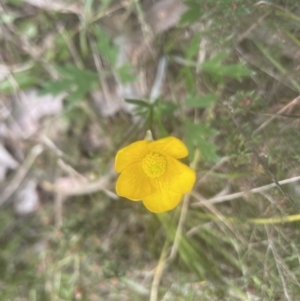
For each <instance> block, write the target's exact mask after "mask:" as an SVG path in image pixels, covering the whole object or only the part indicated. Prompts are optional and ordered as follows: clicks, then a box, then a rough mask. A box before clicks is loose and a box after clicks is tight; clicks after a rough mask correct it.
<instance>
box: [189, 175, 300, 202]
mask: <svg viewBox="0 0 300 301" xmlns="http://www.w3.org/2000/svg"><path fill="white" fill-rule="evenodd" d="M299 180H300V176H297V177H293V178H289V179H285V180H282V181H278V184H279V185H285V184H289V183H293V182H297V181H299ZM273 187H277V184H276V183H271V184H268V185H264V186H261V187H256V188H253V189H250V190H248V191H241V192H236V193H232V194H228V195H224V196H220V197H215V198H211V199H209V200H207V201H208V202H210V203H211V204H215V203H221V202H226V201H231V200H234V199H238V198H241V197H244V196H246V195H248V194H252V193H260V192H262V191H265V190H269V189H271V188H273ZM202 205H203V204H202V202H198V203H194V204H192V206H193V207H200V206H202Z"/></svg>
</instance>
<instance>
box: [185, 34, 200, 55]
mask: <svg viewBox="0 0 300 301" xmlns="http://www.w3.org/2000/svg"><path fill="white" fill-rule="evenodd" d="M199 44H200V34H196V35H195V36H194V37H193V38H192V40H191V42H190V45H189V46H188V47H187V48H186V50H185V55H186V59H188V60H189V59H192V58H193V57H194V56H195V55H196V54H198V51H199Z"/></svg>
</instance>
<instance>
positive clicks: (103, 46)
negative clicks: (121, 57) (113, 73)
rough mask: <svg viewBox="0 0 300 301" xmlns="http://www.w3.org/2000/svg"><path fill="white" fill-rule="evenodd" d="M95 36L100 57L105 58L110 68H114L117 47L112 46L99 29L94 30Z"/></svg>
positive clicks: (117, 51)
mask: <svg viewBox="0 0 300 301" xmlns="http://www.w3.org/2000/svg"><path fill="white" fill-rule="evenodd" d="M95 34H96V37H97V48H98V50H99V52H100V54H101V55H102V56H104V57H105V58H106V60H107V61H108V63H109V64H110V65H111V66H115V65H116V62H117V57H118V53H119V47H118V46H116V45H113V44H112V43H111V41H110V39H109V38H108V36H107V35H106V34H105V33H104V31H103V30H102V29H101V28H100V27H96V28H95Z"/></svg>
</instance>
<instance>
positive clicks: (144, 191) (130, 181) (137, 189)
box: [116, 163, 154, 201]
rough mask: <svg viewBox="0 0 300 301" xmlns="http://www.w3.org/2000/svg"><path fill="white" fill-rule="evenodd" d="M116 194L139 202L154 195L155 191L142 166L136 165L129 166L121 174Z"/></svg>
mask: <svg viewBox="0 0 300 301" xmlns="http://www.w3.org/2000/svg"><path fill="white" fill-rule="evenodd" d="M116 192H117V194H118V195H119V196H123V197H126V198H127V199H130V200H132V201H138V200H141V199H142V198H144V197H147V196H148V195H150V194H152V193H153V192H154V189H153V187H152V185H151V182H150V180H149V178H148V177H147V176H146V174H145V173H144V171H143V170H142V167H141V164H140V163H134V164H131V165H130V166H127V167H126V168H125V169H124V170H123V171H122V173H121V174H120V176H119V178H118V180H117V184H116Z"/></svg>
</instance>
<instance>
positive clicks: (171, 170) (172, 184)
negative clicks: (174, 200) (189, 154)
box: [155, 157, 196, 194]
mask: <svg viewBox="0 0 300 301" xmlns="http://www.w3.org/2000/svg"><path fill="white" fill-rule="evenodd" d="M166 159H167V168H166V172H165V173H164V175H162V176H161V177H159V178H156V179H155V180H156V185H155V186H162V187H165V188H166V189H169V190H172V191H174V192H177V193H181V194H184V193H187V192H189V191H191V190H192V188H193V186H194V184H195V181H196V173H195V171H194V170H192V169H191V168H190V167H189V166H187V165H185V164H183V163H181V162H180V161H178V160H176V159H174V158H171V157H166ZM157 182H159V183H157Z"/></svg>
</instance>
